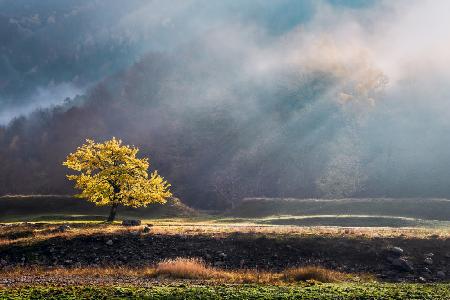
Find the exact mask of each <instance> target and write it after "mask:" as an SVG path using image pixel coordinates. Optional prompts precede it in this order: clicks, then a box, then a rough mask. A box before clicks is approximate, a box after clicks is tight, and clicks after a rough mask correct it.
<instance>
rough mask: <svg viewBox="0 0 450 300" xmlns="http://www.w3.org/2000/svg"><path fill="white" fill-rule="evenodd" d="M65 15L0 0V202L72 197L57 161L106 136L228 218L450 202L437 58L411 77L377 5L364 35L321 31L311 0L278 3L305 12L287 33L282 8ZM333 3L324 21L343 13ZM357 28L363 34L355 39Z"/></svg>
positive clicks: (73, 9)
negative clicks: (252, 211)
mask: <svg viewBox="0 0 450 300" xmlns="http://www.w3.org/2000/svg"><path fill="white" fill-rule="evenodd" d="M362 2H364V1H362ZM57 3H58V1H56V2H55V1H50V0H48V1H43V2H42V3H41V4H40V5H37V4H33V5H28V6H26V7H25V8H24V7H23V6H21V4H20V1H18V2H17V4H16V5H13V6H6V4H2V2H0V5H3V6H4V7H5V10H3V13H0V23H1V24H3V25H4V26H0V38H1V39H2V41H4V43H3V46H2V47H1V49H0V51H1V57H0V66H1V67H2V70H4V73H2V74H0V76H3V75H4V77H0V92H1V93H0V100H1V101H2V105H3V108H4V109H3V110H2V112H1V113H2V114H3V115H1V116H0V117H1V118H3V116H4V115H5V114H8V116H9V115H13V118H12V119H11V120H10V121H9V120H8V121H7V122H5V121H4V120H3V124H4V125H2V127H1V128H0V162H1V163H0V194H72V193H73V192H74V191H73V190H72V188H71V186H70V183H69V182H68V181H67V180H66V178H65V174H66V170H65V169H64V167H63V166H62V165H61V163H62V162H63V160H64V158H65V157H66V156H67V154H68V153H70V152H71V151H73V150H74V149H75V148H76V147H77V146H78V145H80V144H82V143H83V142H84V140H85V139H86V138H92V139H95V140H98V141H102V140H106V139H109V138H111V137H112V136H115V137H117V138H120V139H122V140H123V141H124V143H126V144H133V145H135V146H137V147H139V148H140V149H141V152H140V154H141V155H142V156H149V157H150V158H151V164H152V167H154V168H157V169H158V170H159V171H160V174H161V175H163V176H164V177H165V178H167V179H168V180H169V181H170V182H171V183H172V184H173V190H174V193H175V195H176V196H178V197H180V198H181V199H182V200H183V201H184V202H186V203H188V204H190V205H193V206H196V207H202V208H225V207H231V206H233V204H235V203H236V202H237V201H240V200H241V199H242V198H243V197H300V198H301V197H325V198H340V197H365V196H370V197H377V196H385V197H411V196H414V197H422V196H423V197H428V196H430V197H448V195H449V194H450V185H449V184H448V178H450V168H449V167H448V166H449V165H450V155H449V154H448V145H450V135H449V134H448V132H449V131H450V125H449V123H448V121H446V120H447V118H446V115H445V112H446V111H447V105H446V104H445V103H446V99H447V98H446V97H447V96H448V92H447V91H445V90H442V89H441V88H436V89H435V87H441V86H442V85H441V84H440V81H439V80H436V81H434V80H433V79H432V78H431V77H429V76H427V74H429V71H430V70H433V71H435V73H436V74H441V75H442V76H441V77H440V78H446V77H445V76H447V75H446V74H447V73H446V72H447V71H446V70H441V69H439V68H438V66H439V59H440V57H442V56H438V55H436V56H434V58H433V56H429V57H431V58H433V59H434V60H432V61H431V62H430V61H428V63H427V64H425V63H420V62H423V60H420V59H421V57H419V58H418V57H417V56H416V57H415V56H413V55H411V57H410V59H411V61H412V60H414V62H416V63H417V66H416V69H415V70H418V71H417V72H410V71H408V72H402V71H403V69H402V68H403V67H404V65H400V64H399V63H397V62H398V59H397V58H396V57H395V56H389V55H388V54H391V53H390V52H389V45H390V41H392V39H393V38H395V36H394V37H392V36H391V37H389V39H388V38H385V37H384V33H383V30H382V29H383V28H382V27H377V26H378V25H379V23H378V22H375V20H378V19H377V18H375V17H376V16H378V15H377V10H376V9H375V10H374V11H375V13H371V14H368V13H367V12H365V10H364V7H366V6H367V5H369V4H367V5H361V6H362V8H361V7H360V6H358V7H356V6H352V9H353V10H355V12H358V11H359V9H360V10H361V13H364V14H366V15H365V16H366V17H367V18H366V23H364V22H360V23H358V22H359V19H358V16H359V15H358V14H355V15H350V16H347V15H346V17H348V18H349V19H350V21H348V20H346V22H347V21H348V22H347V23H349V24H350V25H351V26H347V25H348V24H347V23H346V22H341V19H339V22H338V21H336V22H337V23H336V24H341V23H342V24H344V25H346V26H343V25H342V26H341V25H340V26H334V25H333V24H334V23H333V19H332V20H330V21H329V22H328V23H327V25H323V26H325V27H321V26H322V25H321V26H318V25H317V23H320V22H319V21H321V20H323V19H322V18H321V14H324V13H323V11H325V12H326V10H324V9H323V7H322V8H321V9H320V7H319V8H317V7H316V5H314V4H313V2H310V1H304V2H302V4H298V3H297V1H287V0H286V1H284V2H283V5H284V6H283V7H285V6H292V7H295V8H296V10H293V11H297V12H298V11H303V12H305V14H304V15H302V14H297V15H295V16H294V15H290V14H287V15H286V18H287V19H286V20H288V21H285V22H284V23H283V22H281V21H280V22H274V21H273V20H274V16H277V14H278V13H279V11H277V7H278V4H270V3H269V2H267V3H266V4H264V5H266V6H267V7H264V8H265V9H264V10H263V9H261V10H258V9H256V7H255V5H256V4H252V5H250V4H249V5H244V6H242V7H241V6H240V9H241V10H240V11H239V14H238V15H237V16H235V14H234V13H235V6H236V5H237V2H233V1H231V2H230V3H229V4H222V5H220V8H221V9H220V10H219V9H216V7H215V6H214V5H213V4H211V5H209V4H208V5H206V4H205V5H204V6H201V7H202V9H201V10H199V11H193V10H192V9H190V8H189V7H190V6H189V5H187V4H186V7H187V8H186V7H185V6H183V5H181V4H180V5H179V6H177V5H172V6H171V10H170V11H169V10H168V11H165V14H167V15H169V16H170V14H173V15H174V16H175V17H176V18H175V17H174V18H173V19H170V18H169V17H168V16H166V15H164V16H159V15H155V16H153V19H152V18H150V19H149V18H148V15H151V12H152V9H153V8H154V7H153V6H152V5H157V4H149V7H146V6H145V5H143V3H142V2H141V1H132V2H130V4H128V5H126V6H124V7H123V8H121V3H120V1H119V2H118V1H113V2H112V4H110V5H111V7H110V9H109V10H108V11H109V12H110V13H109V14H108V15H104V16H102V18H100V19H96V18H93V12H95V11H97V10H99V9H102V8H105V7H107V6H108V5H109V2H108V3H106V2H105V1H95V2H92V3H89V2H86V1H85V2H82V3H81V2H80V3H81V4H80V3H78V2H77V1H69V2H68V3H67V5H66V6H64V7H62V6H61V7H60V6H58V5H57ZM332 3H333V4H330V7H328V8H327V9H336V11H337V12H339V9H342V8H339V5H341V4H339V3H338V1H337V3H338V4H336V3H334V2H333V1H332ZM46 5H48V6H49V7H52V9H53V10H52V11H51V12H50V11H48V10H46ZM261 5H262V4H261ZM280 5H281V4H280ZM296 5H298V6H299V7H297V6H296ZM301 5H302V7H300V6H301ZM323 5H325V3H323ZM332 5H337V7H338V8H332V7H331V6H332ZM141 7H144V8H145V9H146V10H144V11H145V12H146V14H147V15H145V16H146V17H145V18H143V16H142V15H140V14H139V11H140V8H141ZM164 7H165V6H164ZM175 8H176V9H175ZM400 8H401V6H400ZM346 9H347V8H346ZM395 9H399V8H398V7H396V8H395ZM33 10H34V11H33ZM136 11H137V12H136ZM219 11H220V12H221V14H219V13H218V12H219ZM315 11H317V12H315ZM349 11H350V12H352V10H350V9H349ZM174 12H176V13H174ZM319 12H321V13H319ZM336 14H337V15H339V13H336ZM192 15H196V16H198V17H199V18H200V19H201V20H203V21H204V23H202V24H201V26H200V25H199V24H198V22H196V21H195V20H194V19H192V18H191V16H192ZM306 15H308V16H309V17H307V16H306ZM315 15H316V17H313V16H315ZM325 15H326V14H325ZM36 16H37V17H36ZM124 16H125V17H124ZM230 16H233V18H231V17H230ZM163 17H164V18H163ZM116 18H117V19H119V20H120V21H118V22H116V23H117V24H118V25H117V26H112V24H116V23H114V20H115V19H116ZM158 18H159V19H158ZM177 18H178V19H177ZM314 18H317V19H318V21H314ZM225 20H227V21H226V22H225ZM242 20H245V22H242ZM269 20H270V22H269ZM156 21H158V22H159V23H155V22H156ZM182 21H183V22H182ZM385 21H386V22H393V21H392V20H391V19H386V20H385ZM55 22H56V23H55ZM84 22H87V23H86V26H81V25H80V24H84ZM133 22H134V23H133ZM152 22H153V23H152ZM54 24H58V26H59V27H57V26H56V27H55V26H54ZM155 24H156V25H155ZM158 24H159V25H158ZM167 24H169V25H170V26H169V25H167ZM180 24H184V25H185V26H180ZM186 24H187V25H186ZM268 24H270V26H269V25H268ZM355 24H358V25H355ZM392 24H393V25H392V26H397V27H396V28H398V32H399V34H400V33H402V34H403V33H405V34H406V33H407V32H409V31H407V30H405V28H406V27H405V26H403V25H402V24H397V23H395V24H394V23H392ZM152 26H160V27H161V28H163V29H164V30H162V29H161V28H160V27H158V28H159V29H158V30H156V29H155V31H152V28H153V27H152ZM164 26H165V27H164ZM352 26H353V27H352ZM380 26H381V25H380ZM354 27H356V29H354ZM1 28H3V29H5V28H6V29H7V30H6V29H5V30H3V31H2V30H1ZM71 28H77V30H78V31H77V35H76V36H71V35H70V34H67V33H68V32H69V33H70V32H71ZM90 28H95V29H96V30H97V31H94V30H89V29H90ZM261 28H263V29H261ZM324 28H325V30H324ZM349 28H350V29H349ZM160 29H161V30H160ZM352 30H354V31H356V32H358V33H360V32H362V33H364V34H354V35H351V36H352V39H351V41H348V40H347V37H348V36H349V35H348V32H349V31H350V32H353V31H352ZM323 31H326V32H328V33H327V34H323ZM96 32H99V33H98V34H97V33H96ZM155 32H158V34H156V33H155ZM393 32H397V31H393ZM330 33H331V34H330ZM361 36H364V38H362V37H361ZM367 36H368V37H371V38H372V40H376V41H377V43H375V42H372V40H370V39H368V38H366V37H367ZM46 37H48V39H47V38H46ZM74 37H76V38H74ZM55 40H59V41H60V42H59V43H54V41H55ZM174 41H176V43H175V42H174ZM380 41H381V42H380ZM433 41H434V40H430V42H429V44H430V45H435V44H434V42H433ZM380 45H382V46H380ZM33 47H34V48H33ZM36 47H37V48H36ZM383 47H384V48H383ZM435 48H436V49H438V47H435ZM28 49H35V50H33V51H31V50H30V51H31V52H27V50H28ZM377 51H378V52H377ZM383 51H384V52H383ZM30 53H31V54H33V55H31V54H30ZM380 57H382V58H383V59H380ZM431 58H430V59H431ZM385 60H387V61H391V62H392V64H391V69H383V64H382V62H383V61H385ZM404 60H406V58H404ZM406 61H408V60H406ZM61 62H64V63H61ZM402 63H403V62H402ZM392 66H395V67H392ZM410 66H411V65H410ZM425 66H427V67H425ZM395 68H396V69H395ZM393 69H395V70H394V71H395V72H394V71H393ZM399 70H402V71H399ZM407 70H413V69H412V67H411V68H409V69H407ZM14 74H15V75H14ZM399 78H400V79H399ZM430 78H431V79H430ZM433 78H434V77H433ZM441 80H442V79H441ZM67 82H69V83H70V84H69V85H68V88H67V89H72V90H73V91H72V92H71V93H61V95H66V96H67V97H66V96H64V98H65V100H64V98H62V96H61V97H60V98H57V101H54V102H52V101H47V100H45V101H47V102H45V101H44V100H42V101H43V102H42V103H40V104H41V105H36V107H34V106H30V107H28V106H26V107H28V108H29V111H32V112H31V113H26V112H27V111H26V110H25V113H24V114H21V113H18V114H13V113H11V112H10V111H9V110H8V109H9V108H11V107H15V105H18V104H17V103H19V102H20V101H24V102H26V101H28V100H26V99H35V98H28V97H29V96H30V95H32V94H33V93H36V87H40V86H44V87H46V89H47V90H51V89H52V87H58V86H61V85H62V86H63V87H64V84H66V83H67ZM417 83H421V84H422V86H426V87H428V88H427V89H423V88H422V89H420V91H419V90H417V89H416V88H415V87H416V86H418V84H417ZM59 95H60V94H59V93H56V96H58V97H59ZM51 96H52V97H53V98H54V97H55V95H54V94H52V95H51ZM41 98H43V99H44V98H45V99H47V98H51V97H50V96H48V95H47V94H45V93H44V94H43V95H41ZM41 98H39V99H41ZM5 99H6V100H5ZM8 99H9V100H8ZM24 99H25V100H24ZM39 99H38V100H36V101H37V102H39V101H41V100H39ZM7 100H8V101H7ZM31 101H32V100H29V102H30V103H31ZM430 103H433V105H429V104H430ZM24 105H25V104H24ZM27 105H28V104H27ZM406 150H407V151H406Z"/></svg>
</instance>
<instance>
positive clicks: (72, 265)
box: [0, 196, 450, 300]
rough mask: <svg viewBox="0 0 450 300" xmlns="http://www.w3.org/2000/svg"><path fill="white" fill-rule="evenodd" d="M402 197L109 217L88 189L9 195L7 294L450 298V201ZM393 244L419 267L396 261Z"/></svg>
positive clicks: (0, 245) (1, 278)
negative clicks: (401, 268)
mask: <svg viewBox="0 0 450 300" xmlns="http://www.w3.org/2000/svg"><path fill="white" fill-rule="evenodd" d="M399 201H400V202H398V203H397V202H394V201H393V200H392V199H341V200H313V199H311V200H294V199H283V200H280V199H249V200H246V201H244V202H243V203H242V204H241V206H240V208H238V209H237V210H234V211H231V212H229V213H226V214H221V215H208V214H205V213H199V212H196V211H194V210H192V209H190V208H189V207H186V206H184V205H183V204H181V203H179V202H178V201H176V200H174V201H172V202H170V203H169V205H167V206H164V207H163V206H156V207H151V208H148V209H144V210H132V209H131V210H130V209H123V210H121V211H119V219H118V220H117V222H115V223H114V224H106V223H104V222H103V220H104V218H105V215H107V212H108V210H107V208H95V207H93V206H92V205H90V204H89V203H85V202H84V201H82V200H79V199H73V198H71V197H60V196H39V197H35V196H33V197H27V196H25V197H24V196H21V197H17V196H15V197H0V211H1V215H0V221H1V222H3V224H0V299H318V300H320V299H329V300H331V299H333V300H336V299H337V300H339V299H355V300H356V299H358V300H364V299H371V300H377V299H387V300H389V299H444V300H449V299H450V283H449V278H450V268H449V267H448V266H449V263H450V244H449V242H450V222H449V220H448V211H449V210H448V209H449V207H448V205H449V203H450V202H448V200H439V199H434V200H430V202H426V201H428V200H418V199H401V200H399ZM409 204H411V206H410V208H411V209H410V208H405V207H404V206H407V205H409ZM445 216H446V217H445ZM127 217H133V218H136V217H138V218H141V219H142V221H143V225H142V226H136V227H124V226H121V225H120V220H121V219H123V218H127ZM24 221H27V222H25V223H22V222H24ZM61 224H68V225H69V226H70V229H69V230H66V231H60V230H59V229H58V228H59V226H60V225H61ZM145 224H151V225H152V227H151V231H150V233H144V226H145ZM108 243H111V244H112V245H113V246H109V244H108ZM392 246H399V247H401V248H403V249H405V257H406V258H407V259H408V260H409V261H411V262H413V263H414V271H412V272H400V273H398V271H395V269H393V268H392V266H391V265H390V263H389V262H388V261H386V258H385V256H384V255H385V254H384V253H385V250H386V249H387V248H388V247H392ZM430 252H432V253H433V255H434V256H433V259H434V261H435V263H434V264H433V265H432V266H429V265H426V264H424V254H425V253H430ZM426 267H427V268H428V269H430V273H429V274H430V277H427V279H426V282H427V283H418V282H421V279H420V277H421V276H425V275H427V274H428V273H426V272H425V271H424V270H425V268H426ZM441 270H444V271H445V276H446V277H445V278H439V277H437V275H436V274H437V272H439V271H441ZM392 282H401V283H392Z"/></svg>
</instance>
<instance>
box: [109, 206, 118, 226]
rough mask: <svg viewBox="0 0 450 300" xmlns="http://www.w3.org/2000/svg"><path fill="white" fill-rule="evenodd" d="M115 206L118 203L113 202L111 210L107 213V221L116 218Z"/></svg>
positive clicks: (112, 220)
mask: <svg viewBox="0 0 450 300" xmlns="http://www.w3.org/2000/svg"><path fill="white" fill-rule="evenodd" d="M117 206H119V204H117V203H114V204H113V205H112V206H111V211H110V213H109V217H108V221H107V222H114V219H115V218H116V213H117Z"/></svg>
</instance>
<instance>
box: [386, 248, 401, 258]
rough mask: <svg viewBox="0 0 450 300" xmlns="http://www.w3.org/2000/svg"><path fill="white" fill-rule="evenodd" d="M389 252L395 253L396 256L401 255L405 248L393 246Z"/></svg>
mask: <svg viewBox="0 0 450 300" xmlns="http://www.w3.org/2000/svg"><path fill="white" fill-rule="evenodd" d="M388 251H389V253H390V254H392V255H395V256H396V257H400V256H402V255H403V252H405V251H403V249H402V248H400V247H391V248H389V249H388Z"/></svg>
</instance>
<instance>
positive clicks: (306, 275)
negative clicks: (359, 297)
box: [283, 266, 349, 283]
mask: <svg viewBox="0 0 450 300" xmlns="http://www.w3.org/2000/svg"><path fill="white" fill-rule="evenodd" d="M283 275H284V279H285V280H287V281H308V280H314V281H318V282H326V283H333V282H339V281H343V280H345V279H346V278H347V279H348V278H349V276H348V275H347V276H346V275H345V274H343V273H340V272H337V271H333V270H329V269H325V268H322V267H317V266H307V267H301V268H291V269H288V270H286V271H284V273H283Z"/></svg>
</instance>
